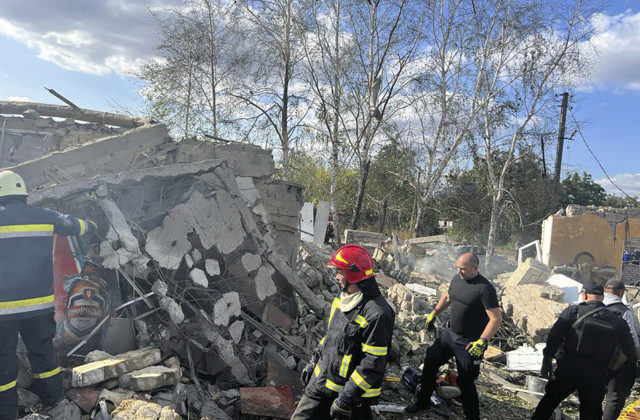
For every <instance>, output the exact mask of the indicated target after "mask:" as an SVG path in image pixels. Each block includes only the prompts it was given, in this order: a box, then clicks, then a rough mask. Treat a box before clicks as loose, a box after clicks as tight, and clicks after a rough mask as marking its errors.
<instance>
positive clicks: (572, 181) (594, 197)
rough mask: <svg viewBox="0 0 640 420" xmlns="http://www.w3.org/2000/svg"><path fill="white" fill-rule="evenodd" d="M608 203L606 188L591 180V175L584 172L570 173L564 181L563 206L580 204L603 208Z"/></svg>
mask: <svg viewBox="0 0 640 420" xmlns="http://www.w3.org/2000/svg"><path fill="white" fill-rule="evenodd" d="M606 201H607V193H606V192H605V190H604V188H602V186H601V185H600V184H598V183H596V182H595V181H593V179H592V178H591V174H590V173H588V172H583V173H582V176H580V174H578V173H577V172H572V173H570V174H569V175H568V176H567V177H566V178H565V179H563V180H562V205H563V206H564V207H566V206H567V205H569V204H579V205H582V206H590V205H593V206H602V205H605V204H606Z"/></svg>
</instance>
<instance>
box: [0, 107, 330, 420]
mask: <svg viewBox="0 0 640 420" xmlns="http://www.w3.org/2000/svg"><path fill="white" fill-rule="evenodd" d="M8 104H9V105H8ZM19 105H20V106H17V105H16V106H13V105H12V104H11V103H0V113H6V114H22V115H21V116H16V115H12V116H10V117H7V118H5V119H4V122H3V123H2V124H1V126H0V129H1V130H2V132H1V133H0V135H1V136H2V137H1V138H2V139H3V140H2V143H0V152H2V153H1V155H2V156H3V158H4V159H5V160H4V161H3V162H2V165H3V169H11V170H13V171H15V172H17V173H19V174H20V175H22V176H23V178H24V179H25V182H26V184H27V186H28V187H29V197H28V201H29V203H31V204H34V205H39V206H43V207H48V208H51V209H54V210H57V211H61V212H65V213H70V214H74V215H77V216H79V217H84V218H91V219H93V220H95V221H96V222H97V223H98V225H99V230H98V232H97V233H96V234H94V235H93V236H92V237H91V238H88V239H85V238H80V243H79V244H77V245H78V246H79V248H81V249H82V250H84V251H85V252H83V255H82V256H81V257H79V256H78V254H76V253H75V251H74V253H73V258H75V259H76V262H77V263H78V265H80V266H84V268H82V271H81V272H80V273H78V275H79V276H80V277H81V278H84V280H86V281H87V282H89V281H91V280H95V279H96V278H98V280H99V281H100V282H101V283H102V284H105V285H106V287H105V293H104V294H105V295H107V297H106V298H105V299H104V300H103V301H107V302H108V303H107V304H105V308H106V309H105V308H103V309H105V311H104V312H105V313H104V317H102V315H101V316H100V317H101V318H102V319H99V321H100V322H97V321H98V320H96V325H95V328H93V329H91V330H90V331H83V334H82V335H80V336H79V337H74V338H78V340H76V341H75V342H73V343H72V344H75V346H74V345H72V344H69V340H68V338H69V337H66V336H65V337H62V339H61V340H59V341H57V343H58V344H59V345H60V354H61V356H62V357H63V358H64V359H65V361H64V366H66V367H67V369H65V373H64V374H65V376H69V375H70V376H71V378H70V381H67V397H68V398H69V399H70V400H71V401H73V403H71V402H69V404H70V405H71V406H74V407H75V406H79V407H80V408H81V409H82V410H81V411H82V412H85V413H91V412H93V413H99V412H101V411H104V410H106V411H108V412H111V414H110V415H111V416H112V418H114V419H115V418H121V419H125V418H163V419H168V418H174V417H175V418H180V416H183V417H184V418H187V417H193V416H198V415H199V416H200V417H209V418H212V419H213V418H215V419H223V418H237V417H238V416H239V412H238V404H235V402H236V401H238V400H240V399H242V396H241V393H240V392H238V389H239V388H240V390H242V388H241V387H243V386H244V387H246V386H250V387H255V386H258V385H266V384H271V385H286V386H287V387H289V386H290V384H291V381H289V379H288V378H286V374H292V373H291V372H294V371H293V369H295V368H296V367H297V366H298V365H299V364H304V363H306V360H307V359H308V357H309V356H308V351H307V350H306V349H305V347H304V345H305V342H304V341H301V340H299V337H298V336H297V335H295V334H293V333H292V331H293V329H294V328H297V327H298V325H299V324H298V321H299V320H298V307H299V306H301V303H300V302H299V300H300V299H302V300H304V302H305V305H306V306H307V307H309V308H312V309H313V312H312V315H311V316H312V317H313V318H315V319H316V320H317V319H322V318H323V317H324V314H325V311H326V310H327V309H328V305H327V304H326V302H325V300H324V299H323V296H322V295H320V296H316V295H315V294H314V293H313V292H312V291H311V290H310V289H309V287H308V286H307V284H305V283H304V282H302V281H301V280H300V279H299V278H298V276H297V275H296V273H295V271H294V269H292V267H295V266H296V258H297V252H298V242H299V230H298V229H299V227H298V223H299V222H298V218H299V213H300V208H301V206H302V195H301V192H302V189H301V187H299V186H297V185H295V184H290V183H286V182H282V181H277V180H275V179H274V178H273V175H274V172H275V168H274V162H273V157H272V155H271V152H270V151H268V150H263V149H261V148H259V147H256V146H251V145H246V144H238V143H231V142H216V143H214V142H209V141H198V140H193V139H185V140H182V141H180V142H175V141H173V140H172V139H171V138H170V136H169V134H168V132H167V129H166V127H165V126H164V125H163V124H156V123H153V122H151V121H146V120H140V119H133V118H128V117H124V116H116V117H117V118H115V119H114V118H111V117H112V115H113V114H109V115H107V114H104V115H103V117H104V118H105V119H104V120H105V121H107V123H108V124H109V125H104V124H98V123H95V122H93V123H80V122H77V121H76V120H75V119H74V118H77V119H79V120H84V121H94V119H95V115H94V114H93V113H94V112H95V111H86V110H81V111H82V112H76V111H75V110H73V109H71V108H69V107H52V106H49V105H43V104H26V105H25V104H19ZM12 106H13V107H12ZM61 109H62V110H61ZM43 115H46V116H47V117H43ZM48 116H53V117H58V118H65V116H66V119H65V120H64V121H58V120H54V119H52V118H50V117H48ZM111 125H114V126H115V127H113V126H111ZM105 135H106V137H105ZM34 145H36V146H37V147H34ZM7 151H9V153H7ZM98 280H96V281H98ZM65 287H66V286H65ZM294 292H295V293H294ZM67 293H69V294H70V295H69V301H71V299H72V297H70V296H71V293H72V292H70V291H69V290H67ZM294 296H295V297H294ZM85 297H86V296H85ZM58 298H61V299H64V300H66V299H67V296H66V295H65V296H62V297H59V296H58V295H56V299H58ZM102 303H104V302H102ZM68 316H69V315H68V313H63V314H62V317H63V319H62V321H60V322H59V328H60V323H63V324H64V326H63V330H64V327H67V326H68V325H67V324H72V322H67V321H68V320H67V317H68ZM123 325H124V328H123ZM76 330H77V329H76ZM76 330H74V331H76ZM76 332H77V331H76ZM287 332H289V334H288V333H287ZM65 339H67V341H66V342H65ZM60 343H63V344H65V345H66V346H65V345H61V344H60ZM307 347H308V346H307ZM92 349H104V350H111V353H110V354H104V355H102V356H103V357H104V359H102V358H101V357H99V358H98V359H97V360H91V361H90V362H89V361H87V363H86V364H81V365H80V366H78V364H79V363H83V362H84V360H82V359H81V358H80V357H81V356H82V355H83V354H86V353H88V352H89V351H90V350H92ZM27 368H28V367H25V369H27ZM292 375H293V376H295V377H296V378H297V377H298V373H297V372H294V373H293V374H292ZM267 381H270V382H267ZM275 382H278V383H275ZM269 391H270V390H269ZM105 393H106V394H105ZM289 393H291V391H290V390H289ZM123 395H126V396H127V397H126V398H124V397H122V398H121V396H123ZM247 395H250V393H247ZM132 398H133V400H134V401H133V402H131V401H132ZM105 401H106V402H108V404H106V405H105ZM127 401H130V402H127ZM21 402H22V406H23V407H24V408H27V407H30V406H32V404H31V403H30V402H29V401H28V400H27V401H25V399H21ZM31 402H32V400H31ZM243 403H244V401H243ZM154 404H155V405H154ZM292 404H293V401H291V402H290V403H289V406H290V405H292ZM156 405H157V407H156ZM289 406H286V407H282V410H281V411H284V412H286V411H287V410H290V409H291V407H289ZM116 407H117V409H116ZM158 407H159V408H158ZM162 407H169V408H170V410H171V412H167V411H166V410H165V409H164V408H162ZM76 408H77V407H76ZM114 409H115V411H113V410H114ZM75 411H76V412H78V410H75ZM112 411H113V412H112ZM142 412H144V413H146V414H144V416H143V415H142V414H140V413H142ZM154 413H155V414H154ZM106 414H107V412H104V415H106ZM289 414H290V413H289ZM78 415H79V413H78ZM98 415H99V414H98ZM285 415H286V413H285ZM154 416H155V417H154ZM65 418H77V417H75V415H74V416H72V417H68V416H67V415H66V414H65ZM104 418H107V417H104Z"/></svg>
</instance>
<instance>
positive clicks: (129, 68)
mask: <svg viewBox="0 0 640 420" xmlns="http://www.w3.org/2000/svg"><path fill="white" fill-rule="evenodd" d="M163 1H169V0H100V1H98V0H50V1H44V2H43V1H41V0H22V1H20V2H17V1H3V2H2V7H1V8H0V51H2V56H3V60H2V61H0V100H26V101H33V102H44V103H53V104H55V103H60V102H59V100H58V99H56V98H55V97H53V96H51V94H50V93H48V92H47V91H46V90H45V89H44V88H45V87H47V88H53V89H55V90H56V91H58V92H59V93H61V94H62V95H64V96H65V97H67V98H69V99H70V100H71V101H73V102H74V103H75V104H76V105H78V106H80V107H82V108H88V109H95V110H101V111H111V112H125V111H127V112H133V113H136V112H139V111H141V109H142V106H143V101H142V100H141V98H140V97H139V96H138V94H137V90H138V89H139V88H140V84H139V82H136V80H135V79H134V78H132V77H130V75H131V73H132V72H133V71H134V70H135V68H136V66H137V65H139V64H140V63H142V62H144V61H145V60H147V59H149V58H152V57H153V56H154V52H155V50H154V45H155V43H156V40H157V35H156V32H155V30H154V25H153V20H152V19H151V13H150V10H154V8H157V7H160V6H161V2H163ZM549 1H553V0H549ZM593 25H594V27H595V29H596V35H594V37H593V38H592V39H591V40H590V44H591V45H593V46H594V47H595V48H596V50H597V51H598V56H597V60H596V61H595V62H594V64H593V65H592V67H591V68H590V69H589V74H590V76H589V77H588V78H587V79H586V80H584V81H582V82H581V84H580V86H578V87H577V89H576V91H575V93H574V95H573V96H572V98H571V100H570V108H571V110H570V112H569V115H568V118H567V121H568V123H567V124H568V129H567V135H569V134H570V133H571V132H572V131H573V129H574V128H575V127H576V124H575V121H577V122H579V124H578V127H579V131H578V132H577V133H576V135H575V136H574V137H573V139H572V140H567V141H566V142H565V148H564V151H563V167H562V169H563V174H564V173H567V172H569V171H578V172H582V171H587V172H589V173H591V174H592V176H593V178H594V179H595V180H597V182H599V183H600V184H601V185H603V187H605V189H606V190H607V192H611V193H616V194H617V195H621V194H622V193H621V192H620V191H619V190H618V189H617V188H615V187H614V186H613V185H612V184H611V183H610V182H609V180H608V179H607V175H608V177H609V178H611V180H613V182H614V183H615V184H616V185H618V186H619V187H620V188H621V189H622V190H623V191H624V192H626V193H627V194H629V195H632V196H633V195H636V196H640V163H639V161H640V0H611V1H610V3H609V4H607V5H606V6H605V7H604V8H603V10H602V12H601V13H600V14H599V15H598V16H597V18H596V19H594V20H593ZM559 93H560V92H559ZM590 150H591V151H590ZM594 156H595V157H594ZM554 158H555V151H554V152H553V153H552V154H551V156H547V161H549V160H550V159H551V160H553V159H554ZM603 168H604V170H603Z"/></svg>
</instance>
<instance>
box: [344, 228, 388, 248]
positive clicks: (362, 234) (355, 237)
mask: <svg viewBox="0 0 640 420" xmlns="http://www.w3.org/2000/svg"><path fill="white" fill-rule="evenodd" d="M388 237H389V236H388V235H386V234H384V233H378V232H367V231H365V230H354V229H345V231H344V243H346V244H359V245H363V244H381V243H383V242H384V241H385V240H386V239H387V238H388Z"/></svg>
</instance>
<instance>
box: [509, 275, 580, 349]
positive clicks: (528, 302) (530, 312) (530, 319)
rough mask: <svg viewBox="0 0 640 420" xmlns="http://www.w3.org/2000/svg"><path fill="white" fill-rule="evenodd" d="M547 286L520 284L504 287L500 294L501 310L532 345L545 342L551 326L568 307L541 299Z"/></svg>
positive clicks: (562, 303) (561, 303) (564, 304)
mask: <svg viewBox="0 0 640 420" xmlns="http://www.w3.org/2000/svg"><path fill="white" fill-rule="evenodd" d="M547 286H548V285H546V284H545V285H539V284H520V285H516V286H510V287H505V288H504V290H503V292H502V293H503V295H502V309H503V310H504V312H505V313H506V315H507V316H509V317H511V319H512V320H513V321H514V322H515V324H516V325H517V326H518V327H519V328H521V329H522V330H524V331H525V332H526V333H527V335H528V336H529V337H530V338H531V339H532V341H533V342H534V343H540V342H543V341H545V340H546V338H547V334H548V333H549V330H550V329H551V326H553V324H554V323H555V322H556V320H557V319H558V316H560V314H561V313H562V311H563V310H564V309H565V308H566V307H567V306H568V305H567V304H566V303H564V302H554V301H551V300H549V299H545V298H543V297H541V295H542V294H543V291H544V290H545V288H546V287H547Z"/></svg>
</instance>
